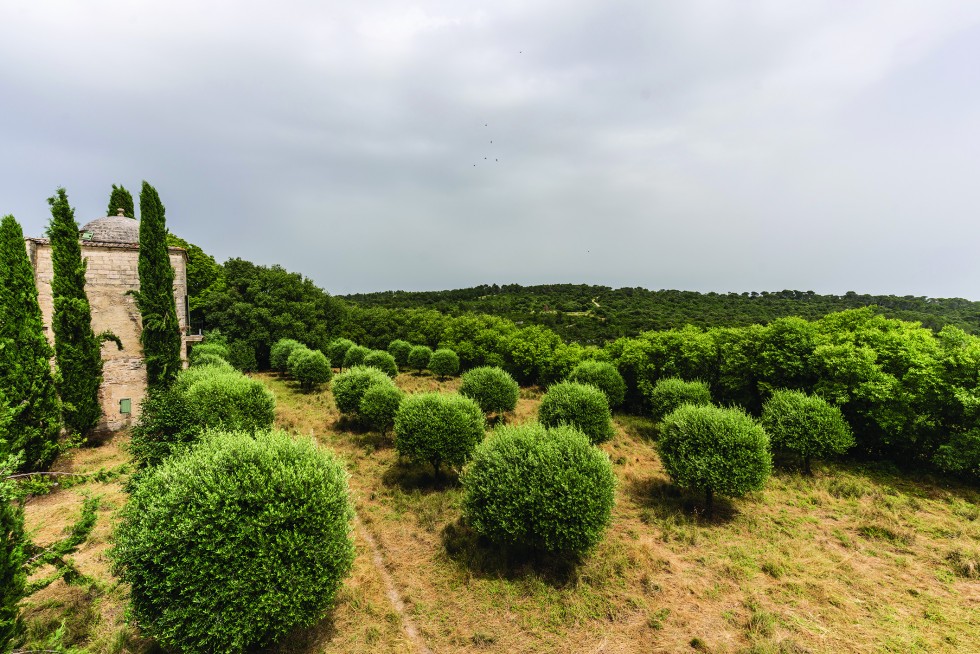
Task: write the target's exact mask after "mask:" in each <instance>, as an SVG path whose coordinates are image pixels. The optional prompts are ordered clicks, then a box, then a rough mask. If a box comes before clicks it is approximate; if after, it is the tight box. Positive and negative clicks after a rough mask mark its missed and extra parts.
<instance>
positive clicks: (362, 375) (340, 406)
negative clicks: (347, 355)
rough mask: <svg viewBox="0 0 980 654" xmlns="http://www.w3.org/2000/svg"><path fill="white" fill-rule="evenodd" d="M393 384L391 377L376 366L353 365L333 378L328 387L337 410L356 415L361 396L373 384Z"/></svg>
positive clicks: (359, 408) (359, 406) (359, 407)
mask: <svg viewBox="0 0 980 654" xmlns="http://www.w3.org/2000/svg"><path fill="white" fill-rule="evenodd" d="M378 384H381V385H384V386H394V385H395V383H394V382H393V381H391V377H389V376H388V375H386V374H384V373H383V372H381V371H380V370H378V369H377V368H368V367H367V366H354V367H353V368H348V369H347V370H345V371H344V372H342V373H340V374H339V375H337V376H336V377H334V378H333V383H332V384H331V386H330V388H331V390H332V391H333V400H334V403H335V404H336V405H337V410H338V411H340V412H341V413H344V414H347V415H357V413H358V412H359V411H360V410H361V398H363V397H364V393H365V391H367V389H369V388H371V387H372V386H375V385H378Z"/></svg>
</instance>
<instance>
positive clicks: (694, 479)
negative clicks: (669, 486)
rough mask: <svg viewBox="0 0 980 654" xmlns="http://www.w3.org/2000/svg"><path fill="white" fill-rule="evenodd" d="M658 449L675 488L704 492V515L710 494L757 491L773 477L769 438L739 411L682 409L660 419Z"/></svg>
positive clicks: (710, 501) (711, 503) (711, 499)
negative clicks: (771, 474) (771, 475)
mask: <svg viewBox="0 0 980 654" xmlns="http://www.w3.org/2000/svg"><path fill="white" fill-rule="evenodd" d="M657 450H658V452H659V453H660V460H661V462H662V463H663V466H664V469H665V470H666V471H667V474H668V475H670V477H671V479H673V480H674V483H675V484H677V485H678V486H680V487H682V488H691V489H694V490H700V491H703V492H704V494H705V503H706V505H707V511H708V515H711V514H712V510H713V508H714V495H715V493H718V494H719V495H727V496H728V497H741V496H742V495H745V494H746V493H748V492H749V491H755V490H761V489H762V487H763V485H765V483H766V479H768V478H769V474H770V473H771V472H772V455H771V454H770V451H769V436H768V435H767V434H766V431H765V429H763V428H762V427H761V426H760V425H759V424H757V423H756V422H755V421H754V420H753V419H752V418H751V417H750V416H749V415H748V414H747V413H745V411H743V410H742V409H722V408H720V407H715V406H695V405H693V404H684V405H682V406H681V407H680V408H678V409H676V410H675V411H673V412H672V413H670V414H669V415H667V416H666V417H665V418H664V419H663V422H662V423H661V430H660V439H659V440H658V441H657Z"/></svg>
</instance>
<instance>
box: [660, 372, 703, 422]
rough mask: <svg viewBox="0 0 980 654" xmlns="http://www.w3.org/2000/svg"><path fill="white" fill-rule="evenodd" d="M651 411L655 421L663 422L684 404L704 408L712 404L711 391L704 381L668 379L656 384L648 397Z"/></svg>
mask: <svg viewBox="0 0 980 654" xmlns="http://www.w3.org/2000/svg"><path fill="white" fill-rule="evenodd" d="M647 400H648V401H649V402H650V411H651V414H652V415H653V419H654V420H658V421H659V420H663V418H664V416H666V415H667V414H669V413H671V412H672V411H673V410H674V409H677V408H678V407H680V406H681V405H683V404H694V405H696V406H704V405H707V404H711V391H710V390H709V389H708V385H707V384H705V383H704V382H703V381H690V382H689V381H684V380H683V379H678V378H677V377H668V378H666V379H661V380H659V381H658V382H657V383H656V384H654V386H653V389H652V390H651V391H650V393H649V394H648V396H647Z"/></svg>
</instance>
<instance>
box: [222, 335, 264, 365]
mask: <svg viewBox="0 0 980 654" xmlns="http://www.w3.org/2000/svg"><path fill="white" fill-rule="evenodd" d="M228 363H230V364H231V365H232V366H234V367H235V369H236V370H240V371H242V372H255V371H256V370H258V369H259V366H258V362H257V361H256V360H255V349H254V348H253V347H252V346H251V345H249V344H248V343H246V342H245V341H232V342H231V343H229V344H228Z"/></svg>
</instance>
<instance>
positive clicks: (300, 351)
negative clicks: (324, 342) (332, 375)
mask: <svg viewBox="0 0 980 654" xmlns="http://www.w3.org/2000/svg"><path fill="white" fill-rule="evenodd" d="M310 352H312V350H311V349H310V348H308V347H306V346H305V345H300V346H299V347H295V348H293V351H292V352H290V353H289V358H288V359H287V360H286V372H288V373H289V375H290V376H291V377H293V378H295V377H296V364H298V363H299V360H300V359H302V358H303V357H305V356H306V355H307V354H309V353H310Z"/></svg>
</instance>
